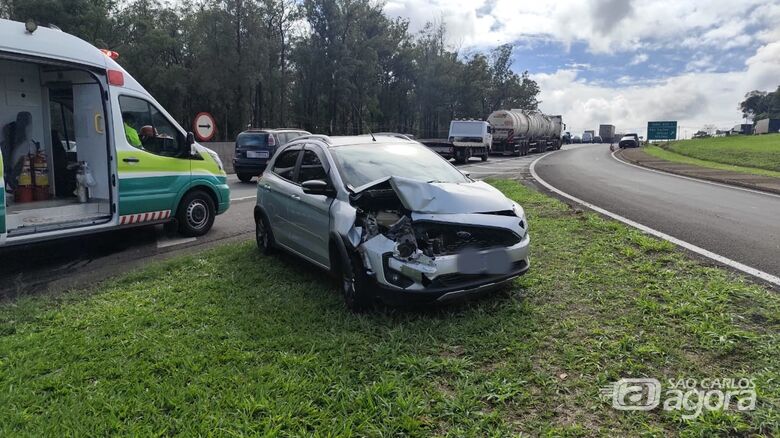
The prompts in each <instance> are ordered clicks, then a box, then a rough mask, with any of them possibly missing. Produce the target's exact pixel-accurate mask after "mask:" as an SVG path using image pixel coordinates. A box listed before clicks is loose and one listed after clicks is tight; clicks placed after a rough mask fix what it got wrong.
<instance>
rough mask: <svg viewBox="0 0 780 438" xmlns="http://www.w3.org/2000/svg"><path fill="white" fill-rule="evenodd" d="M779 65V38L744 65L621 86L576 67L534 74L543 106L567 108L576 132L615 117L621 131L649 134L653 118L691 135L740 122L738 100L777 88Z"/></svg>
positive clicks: (566, 114)
mask: <svg viewBox="0 0 780 438" xmlns="http://www.w3.org/2000/svg"><path fill="white" fill-rule="evenodd" d="M778 71H780V42H775V43H771V44H767V45H765V46H762V47H761V48H759V49H758V50H757V51H756V53H755V55H754V56H752V57H750V58H749V59H748V60H747V61H746V63H745V69H744V70H742V71H737V72H723V73H713V72H696V73H684V74H680V75H676V76H672V77H669V78H665V79H663V80H660V81H659V82H658V83H650V84H644V85H631V86H628V87H622V88H618V89H615V88H613V87H610V86H606V85H599V84H594V83H591V82H587V81H583V80H581V79H580V78H579V77H578V72H577V71H575V70H558V71H557V72H555V73H550V74H536V75H532V77H533V79H534V80H536V81H537V82H538V83H539V85H540V86H541V89H542V94H541V100H542V104H541V106H540V109H541V110H542V111H544V112H547V113H552V114H564V119H565V120H564V122H565V123H567V125H568V127H569V129H570V131H572V132H576V133H580V132H582V131H583V130H585V129H596V128H598V125H599V124H606V123H610V124H614V125H616V126H617V129H618V130H619V131H622V132H628V131H636V132H639V133H640V135H644V132H645V129H646V126H647V121H649V120H677V121H678V123H679V125H680V126H681V127H682V128H681V129H682V130H683V131H685V130H687V131H688V134H689V135H691V134H693V132H694V131H695V130H697V129H700V128H701V127H702V126H704V125H705V124H715V125H716V126H718V127H721V128H725V127H730V126H733V125H734V124H736V123H739V122H740V120H741V114H740V112H739V111H738V110H737V105H738V103H739V102H740V101H741V100H742V99H743V98H744V94H745V93H747V92H748V91H750V90H754V89H759V90H772V89H775V88H776V87H777V86H778V85H780V76H778V74H777V72H778ZM626 81H627V82H630V78H629V79H627V80H626ZM681 134H684V132H681Z"/></svg>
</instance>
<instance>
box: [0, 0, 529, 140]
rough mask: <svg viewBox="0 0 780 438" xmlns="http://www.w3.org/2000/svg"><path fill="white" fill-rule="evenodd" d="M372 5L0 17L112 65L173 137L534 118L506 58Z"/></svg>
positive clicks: (422, 132)
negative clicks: (180, 131)
mask: <svg viewBox="0 0 780 438" xmlns="http://www.w3.org/2000/svg"><path fill="white" fill-rule="evenodd" d="M382 7H383V5H382V4H381V3H377V2H375V1H372V0H302V1H301V0H200V1H194V2H160V1H153V0H127V1H120V0H0V16H2V17H4V18H10V19H14V20H18V21H25V20H27V19H29V18H32V19H35V20H36V21H37V22H38V23H41V24H47V23H51V24H54V25H57V26H58V27H60V28H61V29H62V30H63V31H65V32H68V33H72V34H74V35H77V36H79V37H81V38H83V39H85V40H87V41H89V42H91V43H92V44H94V45H96V46H97V47H100V48H106V49H111V50H115V51H117V52H118V53H119V54H120V57H119V59H118V62H119V63H120V64H122V66H123V67H124V68H125V69H127V70H128V72H129V73H130V74H132V75H133V76H134V77H135V78H136V79H137V80H138V81H139V82H140V83H141V84H143V85H144V87H145V88H147V90H149V91H150V92H151V93H152V94H153V95H154V96H155V97H156V98H157V99H158V100H159V101H160V102H161V104H162V105H163V106H164V107H165V108H166V109H167V110H168V111H169V112H170V113H171V114H172V115H173V116H174V117H175V118H176V119H177V120H178V121H179V122H180V123H182V124H183V126H190V125H191V123H190V122H191V120H192V117H193V116H194V115H195V114H196V113H197V112H199V111H208V112H211V113H212V114H213V115H214V116H215V118H216V119H217V122H218V123H217V124H218V126H219V127H220V134H219V137H220V138H222V139H231V138H233V136H235V134H237V133H238V132H240V131H242V130H243V129H245V128H246V127H247V126H250V125H251V126H255V127H297V128H304V129H307V130H309V131H311V132H317V133H325V134H359V133H365V132H367V130H369V129H370V130H372V131H374V132H378V131H395V132H402V133H412V134H415V135H418V136H421V137H437V136H446V132H447V130H448V127H449V121H450V120H451V119H453V118H484V117H486V116H487V115H488V114H489V113H490V112H492V111H493V110H496V109H509V108H523V109H529V110H532V109H536V108H537V105H538V103H539V102H538V100H537V97H538V94H539V91H540V90H539V87H538V85H537V84H536V82H534V81H533V80H532V79H530V78H529V76H528V72H523V73H521V74H517V73H515V72H514V71H513V69H512V63H513V59H512V47H511V46H510V45H503V46H500V47H498V48H496V49H494V50H492V51H490V52H488V53H486V54H484V53H470V54H464V53H461V52H460V51H459V50H458V49H456V48H452V47H450V46H448V45H447V43H446V26H445V24H444V23H429V24H428V25H426V26H425V28H424V29H423V30H421V31H419V32H414V33H413V32H411V31H410V29H409V22H408V21H406V20H404V19H401V18H395V19H391V18H389V17H387V16H385V15H384V13H383V10H382Z"/></svg>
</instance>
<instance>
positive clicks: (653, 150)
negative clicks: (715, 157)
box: [642, 146, 780, 178]
mask: <svg viewBox="0 0 780 438" xmlns="http://www.w3.org/2000/svg"><path fill="white" fill-rule="evenodd" d="M642 150H643V151H645V152H646V153H647V154H648V155H652V156H654V157H656V158H660V159H662V160H666V161H672V162H675V163H683V164H690V165H692V166H699V167H706V168H708V169H718V170H728V171H731V172H740V173H748V174H751V175H762V176H771V177H775V178H780V172H775V171H773V170H766V169H758V168H755V167H744V166H734V165H731V164H722V163H716V162H714V161H705V160H700V159H698V158H691V157H688V156H685V155H680V154H678V153H675V152H671V151H670V150H668V149H664V148H662V147H659V146H645V147H643V148H642Z"/></svg>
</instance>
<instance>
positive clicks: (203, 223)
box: [176, 190, 216, 237]
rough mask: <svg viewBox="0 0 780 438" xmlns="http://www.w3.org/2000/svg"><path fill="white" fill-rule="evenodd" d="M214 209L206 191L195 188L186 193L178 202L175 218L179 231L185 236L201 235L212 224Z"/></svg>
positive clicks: (214, 214)
mask: <svg viewBox="0 0 780 438" xmlns="http://www.w3.org/2000/svg"><path fill="white" fill-rule="evenodd" d="M215 216H216V209H215V208H214V200H213V199H211V196H209V195H208V193H206V192H203V191H201V190H195V191H192V192H189V193H187V194H186V195H185V196H184V198H182V200H181V202H180V203H179V210H178V211H177V213H176V219H177V220H178V222H179V233H180V234H182V235H184V236H187V237H198V236H202V235H204V234H206V233H208V232H209V230H211V227H212V225H214V218H215Z"/></svg>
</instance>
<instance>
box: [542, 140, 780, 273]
mask: <svg viewBox="0 0 780 438" xmlns="http://www.w3.org/2000/svg"><path fill="white" fill-rule="evenodd" d="M545 156H546V155H545ZM542 158H544V156H543V157H539V158H537V159H536V160H534V162H533V163H531V176H533V178H534V179H535V180H536V181H538V182H539V184H541V185H543V186H544V187H546V188H547V189H548V190H550V191H552V192H554V193H557V194H559V195H561V196H563V197H564V198H567V199H570V200H572V201H574V202H576V203H578V204H580V205H582V206H584V207H587V208H589V209H591V210H593V211H596V212H598V213H601V214H603V215H605V216H609V217H611V218H612V219H615V220H618V221H620V222H623V223H624V224H626V225H629V226H632V227H634V228H638V229H639V230H642V231H644V232H645V233H647V234H651V235H653V236H655V237H658V238H661V239H664V240H666V241H668V242H671V243H673V244H675V245H677V246H680V247H682V248H685V249H687V250H689V251H692V252H695V253H696V254H699V255H701V256H704V257H707V258H708V259H711V260H714V261H716V262H718V263H722V264H724V265H726V266H730V267H732V268H734V269H737V270H739V271H742V272H744V273H746V274H749V275H752V276H754V277H758V278H760V279H762V280H764V281H766V282H769V283H772V284H774V285H775V286H780V277H777V276H774V275H772V274H770V273H768V272H764V271H761V270H759V269H756V268H753V267H750V266H747V265H745V264H742V263H740V262H738V261H736V260H732V259H730V258H728V257H724V256H722V255H720V254H716V253H714V252H712V251H708V250H706V249H704V248H700V247H698V246H696V245H694V244H692V243H688V242H686V241H684V240H681V239H678V238H676V237H673V236H670V235H668V234H666V233H663V232H661V231H658V230H656V229H653V228H650V227H648V226H646V225H642V224H640V223H639V222H634V221H632V220H631V219H628V218H625V217H623V216H620V215H619V214H616V213H612V212H611V211H608V210H605V209H603V208H601V207H597V206H595V205H593V204H591V203H589V202H586V201H583V200H582V199H580V198H577V197H575V196H573V195H570V194H568V193H566V192H564V191H562V190H559V189H557V188H555V187H553V186H552V185H551V184H550V183H548V182H547V181H545V180H543V179H542V178H540V177H539V175H538V174H537V173H536V163H538V162H539V160H541V159H542ZM616 159H617V158H616Z"/></svg>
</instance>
